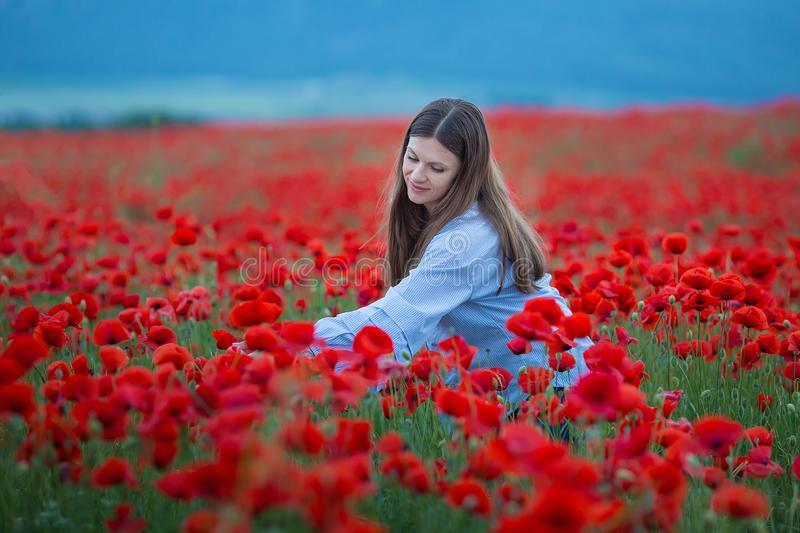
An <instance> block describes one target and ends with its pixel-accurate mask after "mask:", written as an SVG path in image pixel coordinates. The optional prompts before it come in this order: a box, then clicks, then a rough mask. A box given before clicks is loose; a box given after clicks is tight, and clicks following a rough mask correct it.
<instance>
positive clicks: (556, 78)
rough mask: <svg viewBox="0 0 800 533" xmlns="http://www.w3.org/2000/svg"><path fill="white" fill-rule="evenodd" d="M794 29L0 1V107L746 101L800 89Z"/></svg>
mask: <svg viewBox="0 0 800 533" xmlns="http://www.w3.org/2000/svg"><path fill="white" fill-rule="evenodd" d="M799 35H800V9H798V8H797V3H796V2H793V1H789V0H786V1H760V2H754V1H752V0H704V1H694V2H688V1H687V2H645V1H634V0H619V1H614V2H578V1H558V2H553V1H529V0H526V1H522V0H508V1H502V2H477V1H469V0H465V1H460V2H430V1H427V2H423V1H418V0H404V1H402V2H398V1H395V2H392V1H388V0H369V1H367V0H362V1H341V2H326V1H310V0H274V1H256V0H226V1H219V0H218V1H214V0H137V1H135V2H133V1H127V0H126V1H122V0H120V1H113V2H108V1H105V0H72V1H64V0H0V50H2V54H0V120H2V123H3V124H5V125H7V126H12V127H13V126H15V125H17V126H24V125H26V124H34V123H38V122H50V123H55V124H61V125H63V126H69V125H70V124H74V125H80V124H83V123H97V122H113V121H120V120H122V121H124V120H130V121H134V122H135V121H136V120H139V119H144V120H147V117H149V116H152V115H153V114H159V115H161V116H163V117H172V118H173V119H180V120H197V119H215V120H226V121H249V120H277V119H286V118H305V117H322V116H344V115H347V116H364V115H395V114H409V113H413V112H416V111H417V110H418V109H419V108H421V107H422V106H423V105H424V104H425V103H427V102H428V101H429V100H431V99H434V98H438V97H441V96H457V97H461V98H466V99H469V100H471V101H473V102H475V103H476V104H478V105H479V106H502V105H535V106H542V107H559V108H564V107H568V108H583V109H597V110H607V109H616V108H620V107H625V106H631V105H638V106H642V105H662V104H673V103H686V102H690V103H697V102H704V103H710V104H718V105H728V106H730V105H733V106H739V105H751V104H757V103H760V102H767V101H773V100H775V99H779V98H786V97H792V96H795V95H798V94H800V68H798V62H797V58H798V56H799V55H800V54H798V52H800V50H799V48H800V47H799V46H798V36H799ZM143 117H144V118H143Z"/></svg>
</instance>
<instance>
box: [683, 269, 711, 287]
mask: <svg viewBox="0 0 800 533" xmlns="http://www.w3.org/2000/svg"><path fill="white" fill-rule="evenodd" d="M681 283H683V284H684V285H686V286H687V287H691V288H692V289H695V290H698V291H702V290H704V289H707V288H709V287H711V285H712V284H713V283H714V276H713V275H712V274H711V271H710V270H709V269H707V268H703V267H695V268H690V269H689V270H687V271H686V272H684V273H683V274H682V275H681Z"/></svg>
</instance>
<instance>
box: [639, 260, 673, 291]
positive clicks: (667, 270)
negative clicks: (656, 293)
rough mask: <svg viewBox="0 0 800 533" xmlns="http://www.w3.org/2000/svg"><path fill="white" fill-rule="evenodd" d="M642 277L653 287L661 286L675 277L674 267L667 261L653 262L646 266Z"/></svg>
mask: <svg viewBox="0 0 800 533" xmlns="http://www.w3.org/2000/svg"><path fill="white" fill-rule="evenodd" d="M644 278H645V279H646V280H647V281H648V283H650V285H652V286H653V287H662V286H664V285H666V284H667V283H671V282H672V280H673V279H674V278H675V267H674V266H673V265H671V264H669V263H655V264H652V265H650V267H648V269H647V272H646V273H645V275H644Z"/></svg>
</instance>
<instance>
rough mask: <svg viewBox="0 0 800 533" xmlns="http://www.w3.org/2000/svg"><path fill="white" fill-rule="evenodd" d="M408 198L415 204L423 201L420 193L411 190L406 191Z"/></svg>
mask: <svg viewBox="0 0 800 533" xmlns="http://www.w3.org/2000/svg"><path fill="white" fill-rule="evenodd" d="M408 199H409V200H411V202H412V203H415V204H417V205H422V204H424V203H425V198H421V197H420V195H418V194H416V193H414V192H413V191H408Z"/></svg>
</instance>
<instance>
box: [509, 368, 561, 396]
mask: <svg viewBox="0 0 800 533" xmlns="http://www.w3.org/2000/svg"><path fill="white" fill-rule="evenodd" d="M552 379H553V371H552V370H550V369H549V368H542V367H535V366H528V367H525V368H521V369H520V371H519V375H518V376H517V382H518V383H519V386H520V388H521V389H522V390H523V391H524V392H527V393H528V394H531V395H536V394H539V393H541V392H544V391H545V390H547V387H548V386H550V381H552Z"/></svg>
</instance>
